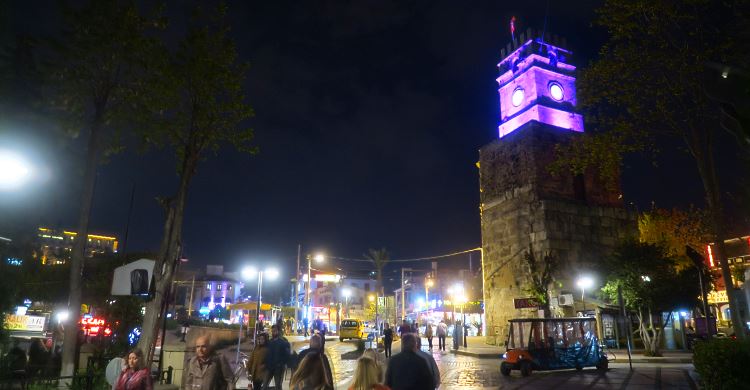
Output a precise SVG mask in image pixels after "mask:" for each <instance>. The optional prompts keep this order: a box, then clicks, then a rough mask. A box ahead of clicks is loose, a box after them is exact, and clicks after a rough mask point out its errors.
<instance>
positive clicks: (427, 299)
mask: <svg viewBox="0 0 750 390" xmlns="http://www.w3.org/2000/svg"><path fill="white" fill-rule="evenodd" d="M434 285H435V281H434V280H432V278H431V277H429V275H428V276H427V277H426V278H425V279H424V300H425V302H426V306H425V311H428V310H430V287H432V286H434Z"/></svg>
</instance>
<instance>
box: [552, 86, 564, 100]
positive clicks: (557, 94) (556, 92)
mask: <svg viewBox="0 0 750 390" xmlns="http://www.w3.org/2000/svg"><path fill="white" fill-rule="evenodd" d="M549 94H550V96H552V99H555V100H557V101H558V102H559V101H561V100H563V97H564V93H563V87H562V85H560V83H557V82H554V81H553V82H551V83H550V84H549Z"/></svg>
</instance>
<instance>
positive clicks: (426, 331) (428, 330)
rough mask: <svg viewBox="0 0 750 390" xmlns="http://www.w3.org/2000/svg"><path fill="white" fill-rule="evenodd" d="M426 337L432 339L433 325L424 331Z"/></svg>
mask: <svg viewBox="0 0 750 390" xmlns="http://www.w3.org/2000/svg"><path fill="white" fill-rule="evenodd" d="M424 336H425V337H427V338H430V337H432V325H429V324H427V327H426V328H425V330H424Z"/></svg>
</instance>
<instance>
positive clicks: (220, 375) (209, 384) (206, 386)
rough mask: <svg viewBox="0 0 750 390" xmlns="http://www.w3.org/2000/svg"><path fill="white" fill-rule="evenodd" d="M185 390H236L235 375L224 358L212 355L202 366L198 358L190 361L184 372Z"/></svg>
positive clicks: (195, 357)
mask: <svg viewBox="0 0 750 390" xmlns="http://www.w3.org/2000/svg"><path fill="white" fill-rule="evenodd" d="M182 388H183V389H185V390H234V374H233V373H232V369H231V368H230V367H229V363H228V362H227V360H226V359H225V358H224V357H223V356H218V355H212V356H210V357H209V358H208V360H207V361H206V363H204V364H200V363H199V361H198V357H197V356H193V357H192V358H190V360H188V362H187V366H186V367H185V370H184V371H183V372H182Z"/></svg>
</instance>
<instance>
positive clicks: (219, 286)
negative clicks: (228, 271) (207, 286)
mask: <svg viewBox="0 0 750 390" xmlns="http://www.w3.org/2000/svg"><path fill="white" fill-rule="evenodd" d="M222 287H223V286H222V285H221V283H219V284H217V285H216V291H221V288H222Z"/></svg>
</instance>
